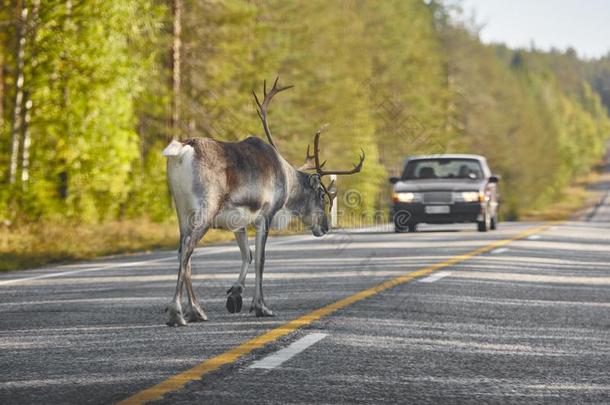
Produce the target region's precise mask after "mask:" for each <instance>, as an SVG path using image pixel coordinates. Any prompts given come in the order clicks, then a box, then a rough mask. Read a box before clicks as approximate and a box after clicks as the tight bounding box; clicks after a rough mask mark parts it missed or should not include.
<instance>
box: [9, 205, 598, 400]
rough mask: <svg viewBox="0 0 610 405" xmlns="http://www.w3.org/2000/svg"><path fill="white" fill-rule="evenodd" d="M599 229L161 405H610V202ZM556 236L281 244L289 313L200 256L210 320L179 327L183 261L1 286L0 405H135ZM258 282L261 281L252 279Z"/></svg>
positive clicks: (113, 266) (161, 257)
mask: <svg viewBox="0 0 610 405" xmlns="http://www.w3.org/2000/svg"><path fill="white" fill-rule="evenodd" d="M587 218H588V220H587V221H585V220H583V221H579V222H568V223H565V224H558V225H553V226H551V227H550V228H547V229H546V230H545V231H541V232H537V233H534V234H532V235H530V236H529V237H527V238H524V239H521V240H515V241H512V242H510V243H507V244H505V245H503V246H501V247H495V248H493V249H492V248H489V250H487V251H485V252H479V253H478V254H475V255H474V256H473V257H461V259H459V260H454V261H453V262H449V263H446V264H445V265H444V267H443V268H439V269H437V270H436V271H435V272H433V273H432V274H431V275H426V276H425V277H419V278H417V279H413V280H411V281H408V282H405V283H403V284H400V285H397V286H395V287H393V288H389V289H386V290H384V291H381V292H379V293H377V294H375V295H372V296H370V297H368V298H366V299H362V300H360V301H357V302H354V303H353V304H350V305H347V306H345V307H344V308H342V309H339V310H337V311H334V312H332V313H330V314H328V315H327V316H324V317H322V318H321V319H319V320H316V321H313V322H311V323H310V324H308V325H306V326H304V327H302V328H300V329H298V330H296V331H295V332H293V333H289V334H287V335H285V336H283V337H281V338H279V339H277V340H275V341H273V342H271V343H269V344H267V345H265V346H264V347H263V348H261V349H257V350H254V351H252V352H251V353H248V354H246V355H245V356H243V357H241V358H239V359H238V360H237V361H236V362H233V363H231V364H229V365H226V366H223V367H221V368H220V369H219V370H217V371H214V372H211V373H209V374H206V375H205V376H204V377H203V379H201V380H197V381H194V382H191V383H189V384H187V385H186V386H185V387H184V388H182V389H179V390H177V391H175V392H169V393H167V394H166V395H165V397H164V398H163V400H161V401H160V402H162V403H168V404H169V403H173V404H174V403H185V404H186V403H277V404H284V403H376V402H390V401H392V402H401V403H404V402H417V403H456V402H459V403H469V402H471V403H482V402H484V403H489V402H492V403H493V402H504V403H506V402H511V403H513V402H528V403H531V402H545V403H585V402H595V403H603V402H605V403H610V232H609V228H610V199H609V198H607V197H606V199H605V200H604V202H603V203H601V204H600V205H599V206H598V207H596V210H595V212H591V214H590V215H588V216H587ZM539 225H540V224H533V223H502V224H501V226H500V229H499V230H498V231H495V232H489V233H485V234H483V233H478V232H476V231H475V230H474V228H475V227H474V226H471V225H468V226H466V225H451V226H442V227H439V226H437V227H423V228H422V232H419V233H416V234H394V233H392V232H391V231H390V230H389V229H383V228H380V229H373V230H364V231H354V232H344V231H338V232H336V233H335V234H333V235H328V236H327V237H324V238H321V239H317V238H314V237H313V236H308V235H306V236H302V235H301V236H290V237H282V238H272V239H271V240H270V243H269V245H268V249H267V252H268V256H267V262H266V266H267V267H266V272H265V293H266V299H267V303H268V304H269V306H270V307H271V308H272V309H273V310H274V312H275V313H276V314H277V316H276V317H275V318H264V319H257V318H255V317H254V316H253V315H252V314H248V312H247V309H248V307H249V302H250V299H251V294H252V291H253V288H252V285H253V277H250V276H249V278H248V286H247V289H246V292H245V296H244V308H245V310H246V311H244V312H242V313H240V314H233V315H232V314H229V313H228V312H227V311H226V309H225V291H226V289H227V288H228V287H229V286H230V285H231V284H232V283H233V281H234V279H235V278H236V277H237V273H238V270H239V263H240V261H239V253H238V249H237V247H236V246H235V245H234V244H227V245H215V246H208V247H203V248H200V249H198V250H197V251H196V253H195V257H194V264H193V271H194V273H195V274H196V276H195V279H194V283H195V288H196V291H197V293H198V295H199V297H200V298H201V300H202V301H203V304H204V307H205V309H206V312H207V314H208V316H209V318H210V321H208V322H205V323H197V324H189V325H188V326H187V327H184V328H169V327H167V326H165V324H164V321H165V314H164V312H163V310H164V308H165V305H166V304H167V302H168V301H169V300H170V298H171V296H172V294H173V290H174V286H175V278H176V267H177V259H176V254H175V252H156V253H152V254H144V255H136V256H122V257H114V258H106V259H102V260H97V261H93V262H87V263H79V264H74V265H67V266H58V267H52V268H48V269H39V270H32V271H26V272H20V273H6V274H2V275H0V403H2V404H30V403H31V404H34V403H36V404H38V403H44V404H66V403H71V404H89V403H91V404H98V403H113V402H118V401H120V400H123V399H125V398H129V397H130V396H132V395H134V394H137V393H138V392H141V391H142V390H144V389H147V388H149V387H151V386H153V385H155V384H157V383H159V382H161V381H163V380H165V379H167V378H169V377H171V376H174V375H176V374H178V373H180V372H183V371H184V370H188V369H190V368H192V367H195V366H197V365H198V364H200V363H201V362H203V361H205V360H206V359H211V358H213V357H214V356H218V355H221V354H222V353H225V352H227V351H228V350H231V349H233V348H235V347H236V346H238V345H240V344H242V343H244V342H247V341H249V340H250V339H253V338H255V337H256V336H259V335H261V334H262V333H264V332H268V331H271V330H274V329H276V328H278V327H280V326H282V325H284V324H285V323H286V322H288V321H290V320H292V319H295V318H298V317H300V316H304V315H307V314H309V313H311V312H312V311H314V310H316V309H318V308H322V307H324V306H325V305H328V304H331V303H334V302H336V301H338V300H340V299H342V298H345V297H350V296H352V295H354V294H357V293H358V292H359V291H362V290H366V289H367V288H370V287H372V286H375V285H377V284H379V283H381V282H383V281H386V280H390V279H393V278H395V277H397V276H400V275H402V274H407V273H410V272H415V271H417V270H418V269H422V268H425V267H427V266H430V265H434V264H436V263H443V262H446V261H447V260H452V258H455V257H456V256H459V255H463V254H465V253H467V252H472V251H473V250H476V249H479V248H482V247H485V246H489V245H490V244H491V243H493V242H494V241H500V240H505V239H507V238H511V237H514V236H515V235H517V234H519V233H521V232H523V231H524V230H527V229H533V228H536V227H537V226H539ZM251 270H252V271H251V276H253V274H252V273H253V269H251Z"/></svg>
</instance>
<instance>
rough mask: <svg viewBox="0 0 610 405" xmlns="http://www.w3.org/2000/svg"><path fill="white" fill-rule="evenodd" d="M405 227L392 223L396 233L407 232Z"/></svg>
mask: <svg viewBox="0 0 610 405" xmlns="http://www.w3.org/2000/svg"><path fill="white" fill-rule="evenodd" d="M407 230H408V229H407V228H405V227H402V226H399V225H397V224H394V232H396V233H405V232H407Z"/></svg>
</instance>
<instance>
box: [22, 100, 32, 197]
mask: <svg viewBox="0 0 610 405" xmlns="http://www.w3.org/2000/svg"><path fill="white" fill-rule="evenodd" d="M23 94H24V100H25V103H24V106H25V112H24V114H23V150H22V160H21V185H22V187H23V189H24V190H26V189H27V187H28V184H27V183H28V181H29V180H30V145H31V143H32V137H31V136H30V121H31V120H32V114H31V111H32V100H30V98H29V94H28V92H27V91H24V93H23Z"/></svg>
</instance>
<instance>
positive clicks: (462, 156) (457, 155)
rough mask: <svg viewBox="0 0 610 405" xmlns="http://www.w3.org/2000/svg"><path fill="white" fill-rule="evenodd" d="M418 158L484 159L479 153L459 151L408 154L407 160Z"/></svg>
mask: <svg viewBox="0 0 610 405" xmlns="http://www.w3.org/2000/svg"><path fill="white" fill-rule="evenodd" d="M419 159H475V160H486V159H485V157H483V156H481V155H471V154H460V153H443V154H438V155H413V156H408V157H407V160H419Z"/></svg>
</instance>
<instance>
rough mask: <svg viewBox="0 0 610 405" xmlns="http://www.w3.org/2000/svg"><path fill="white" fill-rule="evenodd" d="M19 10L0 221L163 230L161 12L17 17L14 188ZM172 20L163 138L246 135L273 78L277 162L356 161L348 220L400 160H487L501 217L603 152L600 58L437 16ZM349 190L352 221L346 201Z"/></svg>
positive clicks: (252, 5) (407, 12) (44, 6)
mask: <svg viewBox="0 0 610 405" xmlns="http://www.w3.org/2000/svg"><path fill="white" fill-rule="evenodd" d="M24 1H25V3H24V4H25V5H26V6H27V7H29V9H30V11H33V10H34V9H35V5H36V4H37V2H35V1H34V0H24ZM19 3H20V2H13V1H10V0H0V22H3V21H8V22H9V23H8V24H3V25H0V65H2V67H3V69H2V72H3V73H4V74H3V75H2V77H1V78H0V79H1V80H0V81H1V82H2V86H0V89H1V91H0V105H1V106H2V107H3V108H2V109H0V140H1V142H0V164H1V169H2V171H1V172H0V173H1V174H2V175H3V176H2V181H3V187H2V188H1V189H0V218H26V219H29V220H37V219H44V218H54V219H57V220H62V219H66V218H67V219H71V220H74V221H81V222H102V221H104V222H105V221H110V220H113V219H122V218H124V217H132V218H139V217H142V216H148V217H149V218H151V219H152V220H154V221H158V222H163V221H167V220H169V219H170V218H172V216H173V212H172V209H171V202H170V198H169V195H168V192H167V185H166V180H165V162H164V159H163V158H162V157H161V155H160V151H161V150H162V149H163V148H164V147H165V144H166V142H167V139H169V138H170V133H171V132H170V131H171V115H172V114H171V106H172V89H171V77H172V64H171V49H172V35H173V32H172V18H173V17H172V14H171V9H172V7H171V6H172V2H169V1H161V0H157V1H153V2H150V1H144V0H132V1H127V0H117V1H103V0H72V1H71V2H66V1H59V0H47V1H42V2H40V3H39V8H38V10H36V12H35V13H34V12H31V13H30V15H29V17H28V21H27V22H26V24H27V29H26V39H27V41H26V48H25V69H24V77H25V80H24V89H25V90H26V91H27V93H26V95H27V99H28V100H30V101H31V102H32V109H31V122H30V123H29V126H28V128H29V131H30V134H31V140H32V143H31V149H30V155H31V157H30V162H29V166H30V179H29V181H27V182H21V181H17V182H16V184H13V185H9V184H8V167H9V161H10V157H11V147H10V145H11V133H10V130H11V128H12V125H13V121H12V120H13V118H12V115H13V111H14V100H15V95H16V92H17V90H16V80H17V73H16V70H17V56H16V55H17V53H16V49H17V46H18V40H19V38H18V35H19V30H18V27H19V24H20V21H19V18H18V17H19V11H20V10H19ZM183 5H184V11H183V19H182V35H181V40H182V55H181V65H182V71H181V82H182V83H181V89H180V96H179V100H178V101H179V106H180V121H179V123H178V124H179V135H180V136H181V137H191V136H212V137H214V138H217V139H221V140H228V141H235V140H240V139H243V138H245V137H246V136H248V135H252V134H255V135H258V136H263V131H262V128H261V126H260V122H259V121H258V118H257V116H256V113H255V109H254V105H253V102H252V97H251V94H250V90H251V89H253V88H256V89H257V90H258V91H259V92H260V91H261V89H260V87H261V83H262V80H263V79H267V80H268V81H270V80H273V78H274V76H275V75H276V74H279V75H280V76H281V79H280V82H281V84H294V85H295V88H294V89H292V90H290V91H289V92H286V93H282V95H281V96H279V97H277V100H274V103H273V105H272V107H271V109H270V117H269V119H270V122H271V126H272V131H273V133H274V136H275V138H276V140H277V143H278V147H279V149H280V150H281V152H282V153H283V154H284V156H286V158H287V159H288V160H289V161H291V162H292V163H294V164H295V165H296V166H298V165H299V164H300V163H301V162H302V160H303V159H304V157H305V151H306V148H307V144H308V143H310V142H311V140H312V138H313V134H314V133H315V131H316V130H317V129H318V128H320V127H323V126H325V125H326V124H329V126H328V128H327V129H326V130H325V132H324V134H323V135H322V154H323V155H324V158H325V159H327V160H328V161H329V163H328V165H329V166H330V167H333V168H334V167H336V168H349V167H351V163H352V162H354V161H355V160H356V159H357V155H358V153H359V152H360V147H363V148H364V149H365V151H366V154H367V159H366V162H365V165H364V170H363V172H362V173H361V174H360V175H358V176H349V177H346V178H341V179H340V181H339V190H340V193H341V194H340V197H339V198H340V200H339V201H340V206H341V207H342V208H347V209H348V210H350V211H352V212H353V213H356V214H357V215H366V214H367V213H369V212H371V211H372V210H374V209H384V208H385V207H386V205H387V200H388V196H387V191H388V185H387V183H386V180H385V179H386V177H387V176H388V175H390V174H391V175H396V174H398V172H399V170H400V166H401V164H402V160H403V158H404V157H405V156H407V155H410V154H417V153H443V152H458V151H459V152H471V153H480V154H483V155H486V156H487V157H488V158H489V160H490V163H491V165H492V168H493V169H494V170H495V171H497V172H498V173H500V174H501V175H502V176H503V181H502V192H503V200H504V208H503V209H504V213H505V215H506V216H507V217H510V218H516V217H518V216H519V215H520V214H521V213H522V212H524V211H526V210H528V209H532V208H539V207H542V206H544V205H546V204H549V203H550V202H553V201H554V200H556V199H557V198H559V197H560V196H561V194H562V193H563V192H564V190H565V189H566V186H567V185H569V184H570V182H572V181H573V180H574V179H575V178H576V177H577V176H580V175H583V174H586V173H587V172H588V171H589V170H590V168H591V167H592V166H593V165H594V164H595V163H596V162H597V161H598V160H599V158H600V157H601V156H602V154H603V153H604V149H605V141H606V140H607V139H608V134H609V133H610V121H609V120H608V116H607V108H610V93H608V88H610V87H609V86H608V85H607V83H609V82H610V63H609V62H608V61H609V60H610V59H609V58H602V59H600V60H597V61H582V60H580V59H578V58H577V56H576V54H575V53H574V52H565V53H560V52H539V51H535V50H532V51H525V50H520V51H514V50H511V49H508V48H506V47H504V46H488V45H483V44H482V43H481V42H480V41H479V39H478V37H477V35H476V32H474V30H472V29H471V28H470V27H468V26H467V25H464V24H463V23H461V22H459V21H453V20H452V19H451V18H450V17H449V16H450V14H451V13H449V12H448V11H447V8H446V7H445V6H443V5H442V4H440V3H439V2H436V1H432V2H429V4H428V5H426V4H425V3H424V2H421V1H419V0H386V1H383V2H372V1H365V2H363V1H357V0H341V1H338V2H328V1H322V0H311V1H307V2H285V1H280V0H261V1H257V2H252V1H247V0H227V1H222V2H217V1H196V0H184V4H183ZM20 135H21V136H23V135H24V132H23V129H22V130H21V133H20ZM22 155H23V146H21V148H20V159H21V156H22ZM20 165H21V163H20ZM20 170H22V169H20ZM4 185H6V186H4ZM351 190H358V192H359V193H360V195H361V196H362V198H361V199H358V201H356V202H357V204H353V200H350V201H349V202H348V201H345V200H347V199H348V198H347V197H348V196H349V195H350V191H351ZM351 195H353V194H351Z"/></svg>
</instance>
